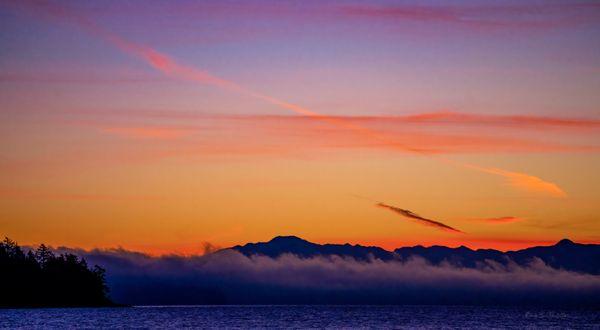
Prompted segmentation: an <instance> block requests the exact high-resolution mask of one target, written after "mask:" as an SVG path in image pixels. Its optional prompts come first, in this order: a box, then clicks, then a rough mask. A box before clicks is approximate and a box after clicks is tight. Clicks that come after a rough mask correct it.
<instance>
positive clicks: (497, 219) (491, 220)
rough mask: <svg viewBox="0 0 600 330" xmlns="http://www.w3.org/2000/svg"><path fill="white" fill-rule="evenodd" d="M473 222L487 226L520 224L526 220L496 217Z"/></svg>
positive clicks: (478, 219)
mask: <svg viewBox="0 0 600 330" xmlns="http://www.w3.org/2000/svg"><path fill="white" fill-rule="evenodd" d="M473 220H474V221H478V222H482V223H487V224H506V223H513V222H520V221H523V220H525V219H524V218H521V217H515V216H504V217H495V218H477V219H473Z"/></svg>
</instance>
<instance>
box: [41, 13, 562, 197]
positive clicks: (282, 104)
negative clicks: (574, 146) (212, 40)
mask: <svg viewBox="0 0 600 330" xmlns="http://www.w3.org/2000/svg"><path fill="white" fill-rule="evenodd" d="M34 9H35V10H42V11H43V12H44V13H45V14H47V15H51V16H52V17H54V18H58V19H62V20H68V21H70V22H71V23H74V24H76V25H77V26H79V27H80V28H82V29H84V30H85V31H87V32H88V33H90V34H92V35H94V36H97V37H99V38H102V39H103V40H105V41H107V42H109V43H110V44H112V45H113V46H115V47H116V48H118V49H119V50H121V51H123V52H124V53H126V54H129V55H131V56H133V57H135V58H138V59H141V60H143V61H144V62H146V63H147V64H148V65H150V66H151V67H152V68H154V69H156V70H158V71H160V72H162V73H164V74H165V75H168V76H171V77H174V78H178V79H183V80H186V81H191V82H196V83H200V84H205V85H212V86H216V87H219V88H222V89H226V90H229V91H232V92H236V93H238V94H241V95H245V96H247V97H251V98H255V99H259V100H262V101H265V102H267V103H270V104H272V105H274V106H277V107H279V108H281V109H285V110H288V111H292V112H294V113H296V114H299V115H303V116H308V117H311V118H315V119H318V120H320V121H324V122H327V123H330V124H332V125H334V126H336V127H340V128H343V129H346V130H349V131H352V132H354V133H356V134H358V135H360V136H363V137H365V138H369V139H371V140H373V141H376V142H379V143H385V144H387V145H388V146H390V147H392V148H394V149H397V150H399V151H402V152H412V153H417V154H421V155H430V154H432V152H431V151H429V150H424V149H420V148H416V147H414V146H412V145H409V144H406V143H402V142H399V141H396V140H394V139H391V138H390V137H388V136H386V135H385V134H382V133H381V132H377V131H374V130H371V129H369V128H365V127H362V126H360V125H357V124H355V123H353V122H349V121H342V120H339V119H336V118H331V117H329V116H326V115H323V114H320V113H317V112H315V111H312V110H309V109H307V108H304V107H302V106H299V105H296V104H292V103H289V102H286V101H283V100H280V99H277V98H275V97H272V96H269V95H266V94H262V93H258V92H256V91H253V90H251V89H248V88H245V87H242V86H240V85H238V84H237V83H234V82H232V81H229V80H226V79H223V78H220V77H217V76H215V75H212V74H210V73H208V72H206V71H203V70H198V69H196V68H193V67H190V66H186V65H183V64H180V63H178V62H177V61H175V60H174V59H172V58H171V57H169V56H167V55H166V54H163V53H161V52H159V51H157V50H155V49H152V48H150V47H147V46H142V45H139V44H136V43H133V42H131V41H128V40H126V39H124V38H122V37H120V36H118V35H116V34H114V33H111V32H109V31H107V30H105V29H103V28H101V27H100V26H98V25H97V24H95V23H93V22H92V21H90V20H87V19H85V18H84V17H81V16H79V15H77V14H74V13H73V12H71V11H69V10H68V8H65V7H61V6H58V5H52V4H48V3H44V4H43V5H42V6H35V5H34ZM444 15H445V14H444ZM455 163H456V162H455ZM462 165H463V167H464V168H470V169H475V170H478V171H480V172H483V173H488V174H493V175H498V176H501V177H504V178H506V179H508V180H509V182H510V183H511V184H512V186H514V187H517V188H525V189H528V190H532V191H551V192H552V194H551V195H553V196H565V195H566V194H565V193H564V192H563V191H562V190H561V189H560V188H558V186H557V185H556V184H554V183H550V182H545V181H544V180H542V179H540V178H537V177H534V176H531V175H528V174H522V173H515V172H510V171H504V170H499V169H495V168H483V167H479V166H473V165H470V164H466V163H465V164H462Z"/></svg>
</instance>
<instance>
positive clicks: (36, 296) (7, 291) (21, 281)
mask: <svg viewBox="0 0 600 330" xmlns="http://www.w3.org/2000/svg"><path fill="white" fill-rule="evenodd" d="M0 292H2V294H0V307H1V308H12V307H99V306H117V305H116V304H115V303H113V302H112V301H111V300H110V299H109V298H108V296H107V294H108V287H107V285H106V279H105V271H104V269H103V268H101V267H99V266H97V265H94V266H93V267H88V264H87V262H86V261H85V259H83V258H79V257H78V256H76V255H74V254H70V253H64V254H60V255H55V254H54V253H53V252H52V251H51V250H50V249H49V248H48V247H47V246H45V245H44V244H42V245H40V246H39V247H38V248H37V249H32V250H28V251H24V249H23V248H21V247H20V246H19V245H18V244H17V243H16V242H15V241H13V240H11V239H9V238H5V239H4V241H2V242H1V243H0Z"/></svg>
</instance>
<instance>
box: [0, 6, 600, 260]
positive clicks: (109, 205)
mask: <svg viewBox="0 0 600 330" xmlns="http://www.w3.org/2000/svg"><path fill="white" fill-rule="evenodd" d="M0 22H1V23H0V25H2V29H0V31H1V32H0V45H1V46H2V47H0V49H1V51H0V52H1V56H0V118H1V120H0V147H1V151H2V153H1V155H2V156H1V157H0V170H1V171H0V228H1V229H2V234H3V235H5V236H9V237H11V238H13V239H15V240H17V241H18V242H19V243H20V244H22V245H35V244H39V243H40V242H42V241H43V242H45V243H47V244H51V245H54V246H70V247H79V248H84V249H91V248H117V247H123V248H125V249H128V250H135V251H142V252H146V253H148V254H152V255H164V254H171V253H174V254H184V255H192V254H202V253H204V252H205V251H206V249H207V247H211V249H212V248H218V247H228V246H232V245H236V244H242V243H245V242H251V241H265V240H269V239H270V238H272V237H274V236H277V235H295V236H299V237H302V238H304V239H308V240H311V241H314V242H322V243H328V242H330V243H333V242H337V243H346V242H349V243H352V244H363V245H376V246H381V247H384V248H386V249H394V248H397V247H401V246H413V245H425V246H429V245H446V246H454V247H456V246H461V245H465V246H469V247H472V248H497V249H501V250H511V249H519V248H524V247H528V246H532V245H536V244H537V245H545V244H553V243H555V242H556V241H558V240H560V239H562V238H565V237H568V238H570V239H571V240H575V241H578V242H589V243H600V222H599V221H598V220H597V214H599V213H600V203H599V201H600V175H598V168H600V93H598V92H599V91H600V74H599V73H600V56H598V54H599V52H600V44H599V43H598V41H597V39H598V38H597V36H598V35H599V33H600V6H599V5H598V4H597V3H593V2H591V3H587V2H582V3H570V2H560V1H556V2H555V1H550V2H548V4H547V5H540V4H536V3H533V4H530V3H529V2H520V1H509V2H506V3H503V4H498V5H494V6H490V7H488V6H486V5H481V3H479V4H477V3H474V2H470V1H459V2H456V3H453V4H452V5H448V4H446V3H445V2H442V1H426V2H425V3H423V4H422V5H410V4H404V3H403V2H398V3H390V2H387V1H367V2H346V3H338V2H331V3H322V2H319V1H315V2H312V1H309V2H287V1H276V2H270V1H253V2H235V1H218V2H193V1H192V2H187V1H182V2H173V3H169V2H159V1H149V2H148V3H147V5H144V6H134V5H131V4H128V3H123V2H120V1H107V2H104V3H102V5H99V4H98V3H97V2H94V1H89V2H68V1H47V2H46V1H15V2H9V1H7V2H0ZM357 196H358V197H359V198H357ZM363 196H364V197H363ZM375 206H377V207H375Z"/></svg>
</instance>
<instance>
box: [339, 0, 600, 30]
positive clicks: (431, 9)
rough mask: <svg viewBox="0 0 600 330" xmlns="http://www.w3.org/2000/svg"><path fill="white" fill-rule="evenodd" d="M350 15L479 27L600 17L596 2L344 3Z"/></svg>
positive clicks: (561, 23)
mask: <svg viewBox="0 0 600 330" xmlns="http://www.w3.org/2000/svg"><path fill="white" fill-rule="evenodd" d="M340 9H341V12H342V13H343V14H345V15H347V16H348V17H355V18H357V19H370V20H378V21H387V22H395V23H401V22H426V23H439V24H444V25H448V26H452V25H454V26H459V27H465V28H470V29H475V30H477V31H490V30H511V29H519V30H527V29H549V28H559V27H568V26H575V25H579V24H582V23H586V22H595V21H597V19H598V18H599V17H600V5H598V3H596V2H577V3H551V4H537V3H534V4H532V3H526V2H523V3H521V4H492V5H436V6H428V5H419V4H416V5H415V4H393V5H387V6H385V5H380V6H377V5H354V6H345V7H341V8H340Z"/></svg>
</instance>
